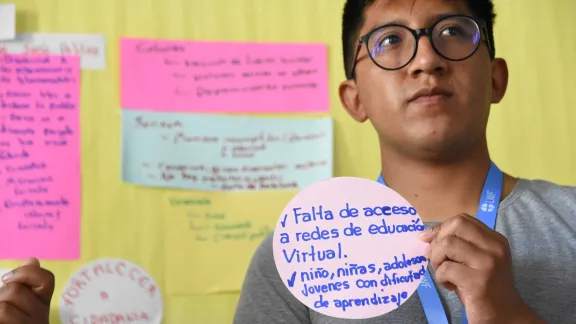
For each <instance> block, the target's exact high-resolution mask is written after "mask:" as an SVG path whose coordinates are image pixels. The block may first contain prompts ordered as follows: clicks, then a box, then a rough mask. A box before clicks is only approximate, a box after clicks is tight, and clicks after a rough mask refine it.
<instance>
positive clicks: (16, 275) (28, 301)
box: [0, 259, 54, 324]
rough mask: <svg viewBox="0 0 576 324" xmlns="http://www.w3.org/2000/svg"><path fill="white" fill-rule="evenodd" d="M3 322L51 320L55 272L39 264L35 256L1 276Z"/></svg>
mask: <svg viewBox="0 0 576 324" xmlns="http://www.w3.org/2000/svg"><path fill="white" fill-rule="evenodd" d="M2 283H3V286H2V287H0V323H2V324H48V323H49V314H50V301H51V300H52V294H53V293H54V275H53V274H52V273H51V272H50V271H48V270H46V269H42V268H41V267H40V263H39V262H38V260H36V259H29V260H27V261H25V262H24V263H23V264H22V265H21V266H20V267H18V268H16V269H14V270H12V271H11V272H8V273H7V274H5V275H4V276H2Z"/></svg>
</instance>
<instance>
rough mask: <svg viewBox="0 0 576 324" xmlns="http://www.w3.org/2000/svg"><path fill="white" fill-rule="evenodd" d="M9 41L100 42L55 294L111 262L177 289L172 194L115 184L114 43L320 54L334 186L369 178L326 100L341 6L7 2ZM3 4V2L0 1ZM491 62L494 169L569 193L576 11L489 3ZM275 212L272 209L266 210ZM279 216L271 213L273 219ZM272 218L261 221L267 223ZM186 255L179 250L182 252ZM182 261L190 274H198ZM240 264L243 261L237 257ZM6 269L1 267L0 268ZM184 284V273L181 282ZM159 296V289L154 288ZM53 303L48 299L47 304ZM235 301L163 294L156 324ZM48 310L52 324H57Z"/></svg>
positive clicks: (304, 1)
mask: <svg viewBox="0 0 576 324" xmlns="http://www.w3.org/2000/svg"><path fill="white" fill-rule="evenodd" d="M14 1H15V2H16V4H17V8H18V11H19V16H18V29H19V31H20V32H24V31H29V32H63V33H67V32H68V33H70V32H74V33H100V34H104V35H105V36H106V38H107V51H108V53H107V68H106V70H104V71H83V73H82V106H81V124H82V172H83V176H82V181H83V187H82V190H83V201H82V203H83V207H82V259H81V260H80V261H78V262H46V263H45V265H46V266H47V267H48V268H49V269H51V270H53V271H54V272H55V274H56V276H57V290H56V294H59V293H60V292H61V289H62V286H63V285H64V283H65V281H66V280H67V279H68V277H69V275H70V274H71V273H72V272H73V271H75V270H76V269H78V267H79V266H80V265H81V264H82V263H85V262H88V261H90V260H92V259H97V258H100V257H121V258H125V259H127V260H130V261H132V262H135V263H138V264H140V265H141V266H143V267H144V268H146V269H147V270H148V271H149V272H150V273H151V275H152V276H153V277H154V278H155V279H156V280H157V281H158V283H159V284H160V286H161V289H163V288H165V287H166V286H167V285H168V283H170V285H172V286H174V285H178V282H184V281H186V280H187V278H186V277H184V276H179V277H176V276H168V275H166V270H165V267H164V266H163V264H164V261H163V260H166V259H168V258H170V251H166V249H165V246H164V240H163V237H165V235H168V234H169V233H165V231H163V230H162V229H163V228H165V223H164V222H165V221H169V220H170V216H171V215H170V209H167V207H166V199H167V197H170V195H172V194H173V192H171V191H166V190H159V189H150V188H138V187H135V186H132V185H129V184H124V183H122V182H121V181H120V113H119V109H120V107H119V74H118V73H119V72H118V38H119V37H121V36H131V37H158V38H173V39H198V40H238V41H242V40H248V41H298V42H302V41H313V42H325V43H327V44H328V45H329V71H330V87H331V89H332V90H333V91H332V92H331V104H332V115H333V117H334V118H335V121H336V122H335V132H336V135H335V136H336V138H335V143H336V147H335V157H336V161H335V168H336V170H335V171H336V175H353V176H360V177H367V178H373V177H374V175H375V174H376V173H377V172H378V164H379V158H378V155H377V142H376V137H375V134H374V132H373V131H372V129H371V127H370V125H369V124H366V125H358V124H356V123H355V122H353V121H352V120H351V119H350V118H348V117H347V116H346V115H345V113H344V112H343V110H342V109H340V105H339V103H338V100H337V94H336V89H337V86H338V83H339V81H340V80H341V79H343V77H344V75H343V72H342V63H341V54H340V53H341V50H340V48H341V45H340V24H341V22H340V14H341V10H342V5H343V2H344V1H343V0H212V1H209V0H194V1H193V0H98V1H89V0H13V1H10V2H14ZM5 2H6V1H5ZM496 6H497V11H498V14H499V19H498V22H497V25H496V30H497V33H496V44H497V53H498V55H500V56H504V57H506V58H508V61H509V66H510V71H511V78H510V89H509V93H508V95H507V97H506V99H505V100H504V102H503V103H502V104H500V105H498V106H495V109H494V111H493V115H492V117H491V122H490V126H489V139H490V148H491V150H492V153H493V156H494V159H495V161H496V162H497V163H498V164H499V165H500V166H501V167H503V168H504V169H505V170H507V171H509V172H512V173H513V174H514V175H516V176H522V177H528V178H545V179H549V180H553V181H556V182H559V183H563V184H576V167H574V166H576V145H571V141H570V140H571V139H576V130H574V128H573V126H574V125H576V108H575V107H576V96H574V91H575V90H576V78H575V77H574V75H573V71H575V70H576V63H574V58H575V57H576V38H574V37H573V34H572V31H573V30H575V29H576V21H574V20H573V19H572V16H571V13H573V12H575V9H576V2H574V1H572V0H551V1H541V0H498V1H496ZM276 201H281V200H276ZM282 207H283V206H280V205H279V206H278V210H281V208H282ZM276 217H277V215H270V220H271V222H272V223H274V222H275V220H276ZM181 248H182V249H186V247H181ZM193 257H194V256H193V255H192V254H191V255H190V261H189V269H188V270H189V271H190V273H193V272H194V268H195V267H199V266H201V265H200V264H198V263H195V262H194V259H193ZM245 258H246V260H247V259H249V258H250V255H245ZM15 265H16V263H13V262H0V268H2V267H12V266H15ZM182 273H185V271H182ZM164 291H165V289H164ZM57 296H58V295H56V296H55V300H56V301H57V300H58V297H57ZM237 298H238V295H237V293H236V292H229V293H228V294H223V295H210V296H191V295H186V294H178V295H165V315H166V316H165V318H166V320H165V323H178V324H179V323H206V324H216V323H231V321H232V316H233V313H234V308H235V304H236V301H237ZM56 306H57V305H56V303H54V310H55V312H54V313H53V316H52V320H51V323H59V321H58V320H57V317H58V316H57V315H58V312H57V311H56V310H57V309H56Z"/></svg>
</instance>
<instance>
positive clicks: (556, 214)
mask: <svg viewBox="0 0 576 324" xmlns="http://www.w3.org/2000/svg"><path fill="white" fill-rule="evenodd" d="M501 210H505V212H506V213H507V214H509V215H514V214H515V215H519V217H518V219H519V220H521V221H522V222H523V223H525V221H526V220H527V219H526V217H528V216H527V215H532V217H533V219H531V221H533V224H534V226H540V225H542V224H541V222H542V221H551V220H557V221H558V222H560V223H566V224H571V225H572V226H576V187H575V186H570V185H560V184H557V183H554V182H551V181H546V180H526V179H519V180H518V182H517V184H516V188H514V190H513V191H512V194H511V195H510V196H509V197H508V198H507V199H506V200H505V201H504V202H503V204H501ZM520 215H521V217H520ZM542 216H544V217H542Z"/></svg>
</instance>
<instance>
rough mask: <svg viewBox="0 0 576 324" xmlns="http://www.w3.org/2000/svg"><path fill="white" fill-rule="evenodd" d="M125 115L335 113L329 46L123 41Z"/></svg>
mask: <svg viewBox="0 0 576 324" xmlns="http://www.w3.org/2000/svg"><path fill="white" fill-rule="evenodd" d="M120 46H121V54H120V55H121V58H120V59H121V87H122V94H121V96H122V98H121V102H122V107H124V109H137V110H153V111H174V112H182V111H190V112H211V113H221V112H234V113H307V112H327V111H328V109H329V93H328V73H327V62H326V46H325V45H323V44H270V43H267V44H264V43H230V42H191V41H169V40H151V39H122V40H121V44H120Z"/></svg>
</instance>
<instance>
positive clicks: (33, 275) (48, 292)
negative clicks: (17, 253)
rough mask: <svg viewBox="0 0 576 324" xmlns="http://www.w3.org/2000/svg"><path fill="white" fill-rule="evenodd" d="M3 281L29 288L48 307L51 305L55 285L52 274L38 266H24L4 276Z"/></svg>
mask: <svg viewBox="0 0 576 324" xmlns="http://www.w3.org/2000/svg"><path fill="white" fill-rule="evenodd" d="M2 281H4V283H5V284H8V283H10V282H14V283H19V284H22V285H25V286H28V287H29V288H30V289H31V290H32V291H33V292H34V293H35V294H36V295H38V297H40V299H41V300H42V301H43V302H44V303H45V304H46V305H50V301H51V299H52V294H53V293H54V284H55V279H54V275H53V274H52V272H50V271H48V270H46V269H42V268H40V267H38V266H36V265H24V266H21V267H19V268H16V269H14V270H12V271H11V272H9V273H7V274H6V275H4V277H2ZM0 323H1V322H0Z"/></svg>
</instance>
